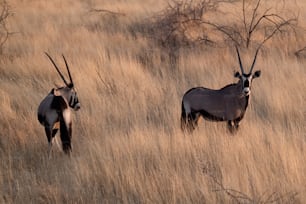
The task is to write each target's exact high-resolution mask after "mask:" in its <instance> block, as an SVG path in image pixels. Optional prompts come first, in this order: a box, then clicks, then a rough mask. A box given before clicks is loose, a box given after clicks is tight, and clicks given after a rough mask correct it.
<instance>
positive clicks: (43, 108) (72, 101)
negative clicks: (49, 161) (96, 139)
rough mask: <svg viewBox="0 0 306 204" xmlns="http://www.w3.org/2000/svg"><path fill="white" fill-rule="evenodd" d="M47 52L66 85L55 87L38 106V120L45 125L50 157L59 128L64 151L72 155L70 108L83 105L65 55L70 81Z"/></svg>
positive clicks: (75, 108) (78, 107) (77, 107)
mask: <svg viewBox="0 0 306 204" xmlns="http://www.w3.org/2000/svg"><path fill="white" fill-rule="evenodd" d="M45 54H46V55H47V56H48V58H49V59H50V61H51V62H52V64H53V65H54V67H55V69H56V70H57V72H58V74H59V75H60V77H61V78H62V80H63V81H64V83H65V85H66V86H63V87H59V88H53V89H52V90H51V91H50V93H49V94H48V95H47V96H46V97H45V98H44V99H43V100H42V101H41V103H40V105H39V107H38V114H37V115H38V120H39V122H40V123H41V124H42V125H43V126H44V127H45V133H46V136H47V139H48V143H49V148H48V156H49V158H50V154H51V148H52V140H53V138H54V137H55V135H56V133H57V131H58V129H60V137H61V141H62V148H63V151H64V152H65V153H66V154H68V155H70V152H71V137H72V118H71V110H70V108H73V109H74V110H79V109H80V107H81V106H80V102H79V100H78V96H77V93H76V91H75V89H74V84H73V81H72V77H71V74H70V71H69V67H68V64H67V61H66V59H65V57H64V55H63V58H64V61H65V65H66V68H67V71H68V75H69V79H70V83H68V82H67V81H66V80H65V78H64V76H63V74H62V73H61V72H60V70H59V68H58V67H57V66H56V64H55V62H54V61H53V60H52V58H51V57H50V56H49V55H48V53H45Z"/></svg>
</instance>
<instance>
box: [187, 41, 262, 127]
mask: <svg viewBox="0 0 306 204" xmlns="http://www.w3.org/2000/svg"><path fill="white" fill-rule="evenodd" d="M258 50H259V48H258V49H257V50H256V54H255V57H254V60H253V64H252V66H251V68H250V71H249V73H245V71H244V68H243V65H242V62H241V59H240V54H239V50H238V48H237V47H236V52H237V55H238V61H239V66H240V70H241V74H240V73H239V72H238V71H237V72H236V73H235V74H234V77H237V78H239V81H238V82H237V83H234V84H229V85H226V86H225V87H223V88H221V89H219V90H213V89H209V88H204V87H196V88H191V89H190V90H188V91H187V92H186V93H185V94H184V96H183V100H182V114H181V128H182V130H183V131H184V130H187V131H189V132H192V131H193V130H194V129H195V128H196V127H197V125H198V120H199V117H200V116H202V117H203V118H204V119H206V120H210V121H227V124H228V129H229V131H230V132H231V133H235V132H236V131H237V130H238V127H239V122H240V121H241V120H242V119H243V117H244V114H245V112H246V110H247V107H248V104H249V100H250V93H251V84H252V80H253V79H255V78H257V77H259V76H260V73H261V72H260V71H255V72H254V74H253V73H252V71H253V68H254V65H255V62H256V58H257V54H258Z"/></svg>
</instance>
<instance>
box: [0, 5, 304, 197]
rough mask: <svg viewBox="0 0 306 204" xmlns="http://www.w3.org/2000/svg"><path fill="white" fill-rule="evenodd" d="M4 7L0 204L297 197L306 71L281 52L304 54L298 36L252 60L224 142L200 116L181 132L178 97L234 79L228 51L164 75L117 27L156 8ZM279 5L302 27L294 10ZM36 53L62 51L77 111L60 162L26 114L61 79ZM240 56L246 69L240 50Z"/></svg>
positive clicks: (150, 53) (191, 55)
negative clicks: (244, 95)
mask: <svg viewBox="0 0 306 204" xmlns="http://www.w3.org/2000/svg"><path fill="white" fill-rule="evenodd" d="M9 3H10V5H11V8H12V11H13V12H14V15H13V16H12V17H10V19H9V29H10V30H11V31H14V32H17V34H15V35H13V36H11V37H10V38H9V41H8V42H7V44H6V47H5V53H4V54H3V56H1V60H0V130H1V134H0V162H1V165H0V203H237V202H238V200H237V199H236V200H235V199H234V198H233V197H231V196H230V195H229V194H230V193H234V192H233V191H231V190H230V189H232V190H236V191H238V192H240V193H243V194H245V195H246V196H247V197H248V198H249V199H250V200H243V199H240V201H243V202H245V203H250V202H251V200H252V201H253V202H254V203H265V202H268V201H272V200H273V199H275V200H276V201H275V203H304V202H305V200H306V186H305V183H306V174H305V172H306V160H305V154H306V126H305V125H306V124H305V121H306V109H305V100H306V92H305V90H306V82H305V74H306V69H305V61H303V60H297V59H296V58H295V57H294V56H293V55H288V54H287V53H288V51H290V52H291V53H292V52H293V51H294V50H297V49H300V48H301V46H303V45H304V46H305V40H306V36H305V34H303V33H299V35H300V38H299V40H295V39H294V38H287V39H286V41H283V39H278V38H275V39H274V40H273V41H270V42H269V44H268V45H267V46H266V47H265V49H264V51H263V52H261V53H260V54H259V56H258V59H257V63H256V66H255V69H261V70H262V77H261V78H259V79H256V80H255V81H254V83H253V93H252V99H251V104H250V107H249V109H248V111H247V114H246V117H245V119H244V120H243V121H242V124H241V128H240V130H239V132H238V133H237V134H236V135H235V136H232V135H230V134H229V133H228V132H227V130H226V125H225V123H211V122H206V121H201V123H200V127H199V128H198V129H197V130H196V131H195V132H194V134H192V135H184V134H183V133H182V132H181V130H180V124H179V119H180V108H181V98H182V96H183V94H184V92H185V91H186V90H188V89H189V88H191V87H194V86H207V87H212V88H219V87H221V86H223V85H225V84H227V83H231V82H234V79H233V77H232V74H233V71H234V69H235V68H237V67H238V66H237V65H238V63H237V60H236V55H235V53H234V52H233V50H232V49H212V50H209V51H205V50H204V51H200V50H192V51H188V52H187V51H186V52H182V53H181V55H180V58H179V63H178V67H177V68H176V69H175V70H172V69H171V68H170V66H169V64H167V60H164V59H163V57H164V54H163V53H162V51H161V50H160V49H159V48H158V46H157V45H154V43H152V42H149V39H146V38H145V37H143V36H141V35H140V34H137V33H136V34H135V33H134V34H133V33H132V32H131V29H133V26H136V25H137V23H139V22H142V20H143V19H147V18H149V17H150V16H152V15H154V14H155V12H157V11H160V10H161V9H163V8H164V6H165V5H166V2H164V1H162V0H159V1H153V0H152V1H146V2H145V3H144V2H143V1H140V0H133V1H115V2H113V1H106V2H105V1H102V2H99V1H94V0H88V1H86V2H85V1H81V0H79V1H73V0H67V1H62V0H54V1H48V2H47V1H33V0H32V1H30V0H27V1H26V0H24V1H19V0H18V1H17V0H12V1H10V2H9ZM287 4H288V5H287V6H290V7H292V9H296V8H299V11H300V18H299V19H300V21H299V23H300V25H301V26H304V27H305V26H306V23H305V22H306V16H305V13H306V3H305V2H304V1H303V0H296V1H295V2H294V3H292V4H290V3H288V2H287ZM91 8H103V9H107V10H110V11H114V12H117V13H119V14H116V16H114V15H112V14H107V13H106V14H105V13H103V12H102V13H99V12H89V10H90V9H91ZM122 14H124V15H122ZM281 40H282V41H281ZM44 51H48V52H49V53H50V54H51V56H53V57H54V58H55V60H56V62H57V63H58V64H59V65H60V66H61V67H62V68H63V67H64V63H63V60H62V59H61V54H62V53H64V54H65V56H66V58H67V60H68V63H69V64H70V67H71V71H72V75H73V78H74V81H75V86H76V88H77V90H78V94H79V98H80V101H81V104H82V108H81V110H80V111H79V112H77V113H74V121H73V141H72V143H73V154H72V157H71V159H69V158H68V157H66V156H65V155H64V154H63V153H62V151H61V150H60V149H59V148H57V146H56V145H54V151H53V157H52V159H51V160H48V158H47V139H46V136H45V135H44V130H43V127H42V126H41V125H40V124H39V122H38V120H37V116H36V114H37V113H36V111H37V107H38V104H39V103H40V101H41V100H42V98H43V97H44V96H45V95H46V94H47V93H48V92H49V91H50V89H51V88H52V87H53V85H54V83H58V84H62V81H61V79H60V78H59V77H58V75H57V73H56V72H55V71H54V69H53V67H52V65H51V64H50V62H49V61H48V59H47V58H46V56H45V55H44ZM141 57H144V58H147V59H148V60H147V62H145V63H143V62H142V61H141V60H139V59H140V58H141ZM242 58H243V59H244V63H245V64H250V63H251V61H252V58H253V53H250V52H244V53H242ZM99 76H100V77H99ZM218 182H220V185H222V186H220V185H219V184H218ZM236 198H237V196H236Z"/></svg>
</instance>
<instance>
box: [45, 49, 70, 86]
mask: <svg viewBox="0 0 306 204" xmlns="http://www.w3.org/2000/svg"><path fill="white" fill-rule="evenodd" d="M45 54H46V55H47V56H48V58H49V59H50V61H51V62H52V64H53V65H54V67H55V69H56V71H57V72H58V74H59V75H60V77H61V78H62V79H63V81H64V83H65V84H66V86H68V85H69V84H68V83H67V81H66V80H65V78H64V76H63V75H62V73H61V72H60V70H59V69H58V67H57V66H56V64H55V62H54V61H53V59H52V58H51V57H50V55H48V53H46V52H45Z"/></svg>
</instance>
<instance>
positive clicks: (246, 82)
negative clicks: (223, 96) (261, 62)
mask: <svg viewBox="0 0 306 204" xmlns="http://www.w3.org/2000/svg"><path fill="white" fill-rule="evenodd" d="M243 86H244V87H249V86H250V82H249V80H248V79H246V80H245V81H244V83H243Z"/></svg>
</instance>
